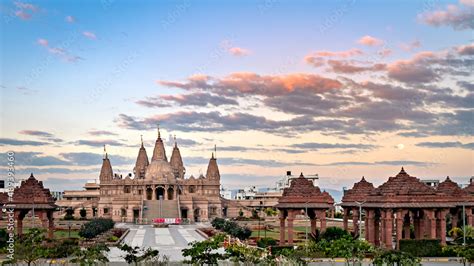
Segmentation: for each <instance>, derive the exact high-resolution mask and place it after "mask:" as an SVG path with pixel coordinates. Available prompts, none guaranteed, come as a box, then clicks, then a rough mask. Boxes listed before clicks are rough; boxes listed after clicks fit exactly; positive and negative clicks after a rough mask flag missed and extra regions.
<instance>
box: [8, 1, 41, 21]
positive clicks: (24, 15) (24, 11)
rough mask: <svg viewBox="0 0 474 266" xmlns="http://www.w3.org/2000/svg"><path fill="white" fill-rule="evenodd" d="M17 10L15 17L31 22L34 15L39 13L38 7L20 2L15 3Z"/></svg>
mask: <svg viewBox="0 0 474 266" xmlns="http://www.w3.org/2000/svg"><path fill="white" fill-rule="evenodd" d="M13 4H14V5H15V7H16V8H17V10H16V11H15V12H14V15H15V16H16V17H18V18H20V19H22V20H30V19H31V18H32V17H33V13H36V12H38V10H39V8H38V6H35V5H33V4H30V3H24V2H20V1H15V2H13Z"/></svg>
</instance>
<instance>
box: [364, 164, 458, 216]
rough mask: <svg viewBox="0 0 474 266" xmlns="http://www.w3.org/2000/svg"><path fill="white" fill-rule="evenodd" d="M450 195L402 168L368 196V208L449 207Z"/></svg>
mask: <svg viewBox="0 0 474 266" xmlns="http://www.w3.org/2000/svg"><path fill="white" fill-rule="evenodd" d="M451 202H452V200H451V198H450V196H449V195H446V194H445V193H442V192H440V191H437V190H436V189H434V188H432V187H430V186H428V185H426V184H425V183H423V182H421V181H420V180H419V179H418V178H416V177H414V176H410V175H409V174H407V173H406V172H405V170H404V169H403V168H402V170H401V171H400V173H398V174H397V175H396V176H394V177H390V178H389V179H388V181H387V182H385V183H383V184H382V185H380V186H379V187H377V188H376V189H374V190H373V191H372V192H370V194H369V195H368V196H367V200H366V203H365V205H366V206H374V207H375V206H377V207H448V206H451V205H452V203H451Z"/></svg>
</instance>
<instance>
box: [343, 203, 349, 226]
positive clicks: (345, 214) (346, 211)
mask: <svg viewBox="0 0 474 266" xmlns="http://www.w3.org/2000/svg"><path fill="white" fill-rule="evenodd" d="M348 219H349V209H348V208H344V211H343V215H342V223H343V225H344V230H346V231H349V226H348V222H349V221H348Z"/></svg>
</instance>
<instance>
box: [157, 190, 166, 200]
mask: <svg viewBox="0 0 474 266" xmlns="http://www.w3.org/2000/svg"><path fill="white" fill-rule="evenodd" d="M155 192H156V199H157V200H159V199H160V197H162V198H163V199H165V189H164V188H163V187H157V188H156V190H155Z"/></svg>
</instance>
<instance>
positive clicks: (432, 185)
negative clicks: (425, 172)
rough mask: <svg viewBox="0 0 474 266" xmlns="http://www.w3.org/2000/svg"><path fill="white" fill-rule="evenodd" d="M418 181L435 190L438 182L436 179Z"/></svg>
mask: <svg viewBox="0 0 474 266" xmlns="http://www.w3.org/2000/svg"><path fill="white" fill-rule="evenodd" d="M420 181H421V183H424V184H426V185H428V186H430V187H434V188H437V187H438V186H439V180H437V179H422V180H420Z"/></svg>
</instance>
